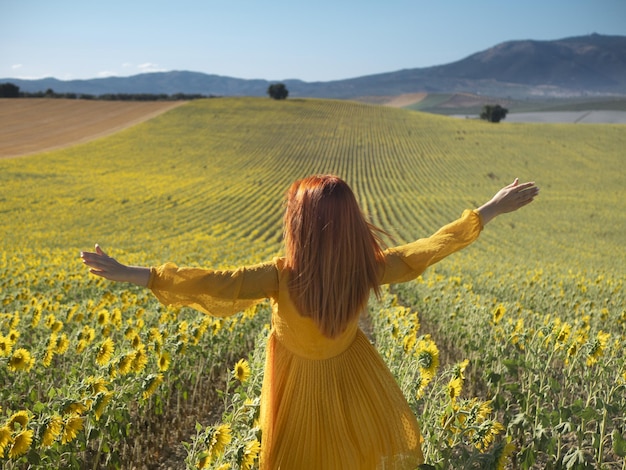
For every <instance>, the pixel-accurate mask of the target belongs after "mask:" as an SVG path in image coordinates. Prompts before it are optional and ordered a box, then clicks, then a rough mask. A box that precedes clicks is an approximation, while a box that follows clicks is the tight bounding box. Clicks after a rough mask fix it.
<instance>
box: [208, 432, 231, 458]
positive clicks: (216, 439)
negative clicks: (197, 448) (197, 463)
mask: <svg viewBox="0 0 626 470" xmlns="http://www.w3.org/2000/svg"><path fill="white" fill-rule="evenodd" d="M231 440H232V434H231V429H230V425H228V424H220V425H219V426H217V427H216V428H215V429H213V432H212V433H211V436H210V440H209V442H208V444H209V454H210V456H211V458H213V457H217V456H219V455H221V454H223V453H224V450H225V449H226V446H227V445H228V444H230V441H231Z"/></svg>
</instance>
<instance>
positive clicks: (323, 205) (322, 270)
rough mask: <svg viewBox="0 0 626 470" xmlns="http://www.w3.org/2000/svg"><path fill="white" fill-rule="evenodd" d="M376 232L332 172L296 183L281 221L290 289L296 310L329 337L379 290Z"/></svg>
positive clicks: (335, 334) (378, 248)
mask: <svg viewBox="0 0 626 470" xmlns="http://www.w3.org/2000/svg"><path fill="white" fill-rule="evenodd" d="M377 231H379V230H378V229H376V228H375V227H374V226H373V225H371V224H370V223H369V222H368V221H367V220H366V219H365V216H364V215H363V213H362V211H361V209H360V207H359V205H358V203H357V200H356V198H355V196H354V193H353V192H352V190H351V189H350V187H349V186H348V184H347V183H346V182H345V181H343V180H342V179H340V178H338V177H336V176H333V175H315V176H310V177H308V178H304V179H301V180H298V181H296V182H295V183H293V184H292V185H291V187H290V188H289V190H288V191H287V207H286V210H285V219H284V239H285V257H286V263H285V264H286V268H287V269H288V270H289V272H290V278H289V284H288V287H289V293H290V295H291V298H292V300H293V302H294V304H295V306H296V308H297V309H298V311H299V312H300V314H302V315H304V316H307V317H311V318H312V319H313V321H314V322H315V323H316V324H317V326H318V327H319V329H320V331H321V332H322V334H324V335H325V336H327V337H330V338H333V337H335V336H337V335H338V334H340V333H342V332H343V331H344V330H345V329H346V327H347V325H348V323H350V321H352V320H353V319H354V318H355V317H357V316H358V315H359V314H360V313H361V311H362V310H363V309H364V308H365V306H366V304H367V301H368V299H369V295H370V292H371V290H372V289H373V290H374V291H375V292H376V294H378V292H379V290H378V289H379V286H378V280H379V275H380V269H381V265H382V262H383V252H382V248H381V242H380V238H379V237H378V236H377V234H376V232H377Z"/></svg>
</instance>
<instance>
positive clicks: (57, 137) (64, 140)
mask: <svg viewBox="0 0 626 470" xmlns="http://www.w3.org/2000/svg"><path fill="white" fill-rule="evenodd" d="M182 103H183V102H182V101H175V102H172V101H148V102H120V101H88V100H66V99H45V98H44V99H42V98H33V99H28V98H23V99H6V98H5V99H0V158H6V157H18V156H22V155H28V154H32V153H37V152H42V151H46V150H52V149H58V148H62V147H67V146H69V145H74V144H76V143H80V142H87V141H89V140H93V139H96V138H98V137H102V136H105V135H109V134H113V133H114V132H117V131H120V130H122V129H124V128H126V127H129V126H132V125H134V124H138V123H140V122H143V121H145V120H147V119H150V118H152V117H154V116H157V115H159V114H161V113H164V112H165V111H167V110H169V109H172V108H174V107H176V106H179V105H180V104H182Z"/></svg>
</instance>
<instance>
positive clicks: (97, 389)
mask: <svg viewBox="0 0 626 470" xmlns="http://www.w3.org/2000/svg"><path fill="white" fill-rule="evenodd" d="M87 384H88V385H89V387H90V388H91V391H92V393H93V394H94V395H97V394H98V393H104V392H107V391H108V390H107V384H108V382H107V381H106V379H105V378H104V377H94V376H93V375H92V376H90V377H87Z"/></svg>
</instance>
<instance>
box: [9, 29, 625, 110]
mask: <svg viewBox="0 0 626 470" xmlns="http://www.w3.org/2000/svg"><path fill="white" fill-rule="evenodd" d="M1 82H12V83H14V84H16V85H18V86H19V87H20V89H21V90H23V91H28V92H37V91H45V90H47V89H49V88H50V89H52V90H54V91H55V92H58V93H69V92H71V93H85V94H94V95H100V94H106V93H154V94H161V93H164V94H175V93H188V94H195V93H199V94H204V95H219V96H265V95H266V90H267V87H268V86H269V84H270V83H271V82H270V81H268V80H264V79H257V80H244V79H238V78H232V77H223V76H219V75H212V74H204V73H198V72H189V71H173V72H162V73H148V74H141V75H135V76H132V77H108V78H98V79H91V80H71V81H61V80H57V79H55V78H45V79H41V80H22V79H13V78H5V79H0V83H1ZM283 82H284V83H285V84H286V85H287V88H288V89H289V93H290V96H291V97H319V98H340V99H362V98H364V97H372V96H396V95H401V94H407V93H423V92H427V93H451V92H468V93H477V94H482V95H487V96H496V97H511V98H518V99H527V98H536V97H546V96H548V97H555V96H585V95H616V94H619V95H626V36H603V35H598V34H592V35H589V36H581V37H575V38H566V39H560V40H554V41H532V40H523V41H509V42H505V43H502V44H498V45H496V46H494V47H492V48H490V49H487V50H485V51H482V52H478V53H476V54H473V55H471V56H469V57H466V58H464V59H461V60H459V61H457V62H453V63H450V64H446V65H439V66H435V67H428V68H411V69H405V70H399V71H393V72H388V73H382V74H375V75H368V76H363V77H356V78H350V79H345V80H335V81H329V82H304V81H302V80H283Z"/></svg>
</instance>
